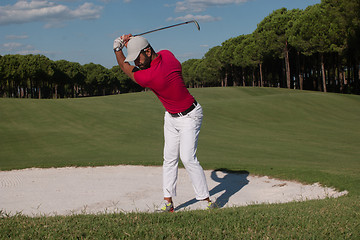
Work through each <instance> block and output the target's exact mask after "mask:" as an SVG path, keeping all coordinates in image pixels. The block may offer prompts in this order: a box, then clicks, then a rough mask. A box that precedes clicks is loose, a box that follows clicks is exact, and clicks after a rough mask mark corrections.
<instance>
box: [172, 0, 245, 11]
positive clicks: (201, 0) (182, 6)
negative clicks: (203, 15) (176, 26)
mask: <svg viewBox="0 0 360 240" xmlns="http://www.w3.org/2000/svg"><path fill="white" fill-rule="evenodd" d="M248 1H251V0H184V1H180V2H177V3H176V8H175V11H176V12H203V11H205V10H206V9H207V8H208V7H214V6H225V5H231V4H240V3H244V2H248Z"/></svg>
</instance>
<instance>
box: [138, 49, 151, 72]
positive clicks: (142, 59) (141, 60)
mask: <svg viewBox="0 0 360 240" xmlns="http://www.w3.org/2000/svg"><path fill="white" fill-rule="evenodd" d="M149 55H150V56H149ZM134 63H135V65H136V66H138V67H139V68H140V69H141V70H144V69H148V68H149V67H150V63H151V51H150V50H149V51H148V50H144V51H141V53H140V54H139V56H138V58H137V59H136V60H135V61H134Z"/></svg>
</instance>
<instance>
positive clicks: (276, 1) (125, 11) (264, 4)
mask: <svg viewBox="0 0 360 240" xmlns="http://www.w3.org/2000/svg"><path fill="white" fill-rule="evenodd" d="M317 3H320V0H178V1H166V0H153V1H150V0H142V1H140V0H1V1H0V55H6V54H42V55H45V56H47V57H48V58H50V59H52V60H60V59H65V60H68V61H71V62H79V63H80V64H86V63H90V62H93V63H96V64H101V65H103V66H104V67H107V68H111V67H112V66H114V65H116V64H117V63H116V60H115V56H114V53H113V50H112V45H113V40H114V39H115V38H116V37H118V36H120V35H122V34H126V33H132V34H136V33H141V32H145V31H148V30H152V29H155V28H159V27H164V26H167V25H172V24H176V23H180V22H183V21H188V20H191V19H196V20H197V21H198V22H199V24H200V27H201V31H198V30H197V29H196V27H195V25H193V24H188V25H182V26H179V27H175V28H171V29H167V30H163V31H159V32H156V33H151V34H148V35H145V37H146V38H147V39H148V40H149V42H150V43H151V44H152V46H153V47H154V49H155V50H156V51H159V50H161V49H169V50H171V51H172V52H173V53H174V54H175V55H176V57H177V58H178V59H179V60H180V61H181V62H184V61H186V60H188V59H190V58H202V57H203V56H204V54H205V53H206V52H207V51H208V50H209V49H210V48H212V47H214V46H218V45H221V43H222V42H224V41H225V40H227V39H229V38H231V37H236V36H239V35H242V34H249V33H252V32H253V31H254V30H255V29H256V26H257V24H258V23H259V22H260V21H261V20H262V19H264V17H266V16H268V15H269V14H270V13H272V12H273V11H274V10H276V9H279V8H282V7H285V8H287V9H294V8H299V9H305V8H306V7H307V6H309V5H314V4H317Z"/></svg>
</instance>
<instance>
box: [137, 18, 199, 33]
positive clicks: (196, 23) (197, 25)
mask: <svg viewBox="0 0 360 240" xmlns="http://www.w3.org/2000/svg"><path fill="white" fill-rule="evenodd" d="M188 23H195V25H196V27H197V29H198V30H199V31H200V25H199V23H198V22H197V21H196V20H191V21H187V22H183V23H178V24H174V25H171V26H167V27H163V28H158V29H154V30H151V31H147V32H143V33H138V34H135V35H133V36H134V37H136V36H141V35H145V34H148V33H152V32H156V31H160V30H164V29H168V28H172V27H177V26H180V25H184V24H188Z"/></svg>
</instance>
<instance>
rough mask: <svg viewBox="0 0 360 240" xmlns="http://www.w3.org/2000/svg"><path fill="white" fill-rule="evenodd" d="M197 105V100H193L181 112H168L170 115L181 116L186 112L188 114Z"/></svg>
mask: <svg viewBox="0 0 360 240" xmlns="http://www.w3.org/2000/svg"><path fill="white" fill-rule="evenodd" d="M196 106H197V101H196V100H194V102H193V104H191V106H190V107H189V108H188V109H186V110H185V111H183V112H179V113H170V115H171V116H172V117H182V116H185V115H186V114H188V113H189V112H191V111H192V110H194V108H195V107H196Z"/></svg>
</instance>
